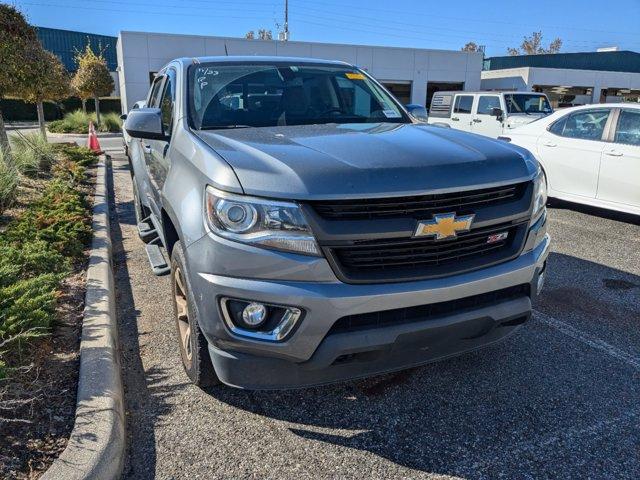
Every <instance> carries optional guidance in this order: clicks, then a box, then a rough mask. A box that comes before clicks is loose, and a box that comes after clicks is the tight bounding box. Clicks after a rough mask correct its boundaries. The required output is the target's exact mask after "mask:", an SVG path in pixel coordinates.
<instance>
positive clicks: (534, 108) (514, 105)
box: [504, 93, 553, 114]
mask: <svg viewBox="0 0 640 480" xmlns="http://www.w3.org/2000/svg"><path fill="white" fill-rule="evenodd" d="M504 100H505V102H506V104H507V113H544V114H549V113H553V109H552V108H551V105H549V100H547V97H545V96H544V95H529V94H526V93H512V94H506V95H505V96H504Z"/></svg>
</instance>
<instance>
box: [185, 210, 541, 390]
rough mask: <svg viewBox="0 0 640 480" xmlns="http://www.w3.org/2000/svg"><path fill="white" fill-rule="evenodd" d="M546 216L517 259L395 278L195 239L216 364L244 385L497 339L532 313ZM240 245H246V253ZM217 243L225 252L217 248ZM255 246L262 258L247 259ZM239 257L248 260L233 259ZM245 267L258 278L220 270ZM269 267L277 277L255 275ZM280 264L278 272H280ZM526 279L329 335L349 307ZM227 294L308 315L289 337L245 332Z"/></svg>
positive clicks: (393, 363) (358, 370)
mask: <svg viewBox="0 0 640 480" xmlns="http://www.w3.org/2000/svg"><path fill="white" fill-rule="evenodd" d="M539 223H540V224H539V225H536V226H534V227H533V228H532V229H531V232H530V234H529V238H528V239H527V243H526V246H525V249H524V253H522V255H520V256H519V257H517V258H515V259H513V260H511V261H508V262H505V263H502V264H498V265H494V266H491V267H488V268H485V269H481V270H476V271H472V272H468V273H464V274H460V275H455V276H451V277H444V278H436V279H429V280H422V281H415V282H406V283H393V284H345V283H342V282H340V281H338V280H337V279H336V278H335V276H334V275H332V273H331V270H330V269H329V267H328V265H326V261H325V260H324V259H314V258H310V257H302V256H297V255H294V256H293V257H295V260H292V258H291V257H292V255H291V254H284V253H278V252H268V251H264V250H260V249H255V248H253V247H246V246H242V247H238V245H237V244H233V243H232V242H226V241H223V240H221V239H219V238H218V237H214V236H207V237H204V238H203V239H201V240H199V241H197V242H195V243H194V244H192V245H190V246H189V247H188V248H187V260H188V264H189V267H190V271H191V272H193V273H192V274H191V275H190V279H191V286H192V289H193V291H194V295H195V298H196V304H197V308H198V318H199V321H200V327H201V330H202V331H203V333H204V335H205V336H206V338H207V340H208V342H209V351H210V354H211V359H212V362H213V365H214V368H215V370H216V373H217V374H218V376H219V378H220V379H221V380H222V381H223V382H224V383H226V384H229V385H232V386H236V387H242V388H250V389H279V388H294V387H302V386H310V385H317V384H323V383H330V382H335V381H340V380H346V379H352V378H358V377H364V376H369V375H374V374H379V373H384V372H388V371H393V370H398V369H403V368H407V367H411V366H415V365H419V364H423V363H426V362H430V361H433V360H437V359H440V358H444V357H447V356H451V355H457V354H460V353H463V352H466V351H470V350H474V349H477V348H480V347H482V346H485V345H488V344H491V343H493V342H496V341H498V340H500V339H502V338H504V337H505V336H507V335H508V334H510V333H512V332H513V331H515V330H516V329H517V328H518V327H519V326H520V325H521V324H522V323H524V322H525V321H526V320H527V319H528V318H529V316H530V313H531V298H535V296H536V294H537V292H536V289H537V285H538V275H539V273H540V272H541V271H542V270H543V268H544V264H545V261H546V258H547V255H548V251H549V237H548V235H547V234H546V225H545V222H544V219H543V220H542V221H541V222H539ZM211 242H217V243H218V245H215V246H213V245H211ZM238 248H242V249H245V251H244V252H243V255H239V252H238V251H237V249H238ZM233 249H236V251H235V252H232V250H233ZM212 251H214V252H217V254H215V256H214V257H212V254H211V252H212ZM234 254H235V255H234ZM252 255H255V256H256V258H255V259H251V258H249V263H247V260H248V259H247V256H249V257H251V256H252ZM234 260H236V261H240V262H242V265H238V266H237V267H233V268H232V267H231V266H230V264H231V263H232V262H233V261H234ZM252 260H253V261H252ZM243 268H244V269H245V270H246V271H247V272H249V271H251V272H252V273H253V275H252V278H251V279H247V278H238V277H236V276H230V275H228V274H220V273H211V272H224V273H227V272H230V271H232V270H233V271H234V273H236V274H240V275H241V274H242V271H243V270H242V269H243ZM267 272H271V277H272V278H255V276H256V275H263V274H264V275H265V277H266V275H267ZM273 272H277V273H276V274H275V276H277V277H279V278H273V276H274V274H273ZM301 278H304V279H305V280H306V281H302V280H300V279H301ZM524 284H529V286H530V287H529V291H530V292H531V293H530V295H531V296H528V295H523V296H520V297H517V298H513V299H509V300H507V301H503V302H499V303H495V304H492V305H489V306H483V307H482V308H478V309H467V310H465V311H461V312H454V313H452V314H449V315H447V316H444V317H439V318H437V319H429V320H425V321H419V322H413V323H409V324H398V325H393V326H387V327H383V328H382V327H381V328H375V329H370V330H365V331H358V332H345V333H332V334H331V335H328V333H329V332H330V329H331V327H332V326H333V325H334V323H335V322H336V321H337V320H338V319H340V318H342V317H345V316H349V315H358V314H364V313H368V312H377V311H384V310H392V309H398V308H405V307H412V306H418V305H425V304H432V303H440V302H448V301H452V300H456V299H460V298H464V297H471V296H474V295H480V294H484V293H488V292H493V291H496V290H501V289H505V288H508V287H512V286H516V285H524ZM222 296H225V297H231V298H239V299H247V300H254V301H259V302H265V303H275V304H281V305H291V306H296V307H299V308H302V309H304V311H305V316H304V318H303V320H302V321H301V322H300V325H299V326H298V328H297V329H296V330H295V332H294V333H293V334H292V335H291V336H290V338H288V339H287V340H286V341H284V342H264V341H259V340H252V339H249V338H244V337H238V336H236V335H234V334H232V333H231V332H229V330H228V329H227V327H226V326H225V325H224V322H223V320H222V315H221V312H220V307H219V301H218V300H219V298H220V297H222Z"/></svg>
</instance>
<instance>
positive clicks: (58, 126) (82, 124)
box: [47, 110, 122, 133]
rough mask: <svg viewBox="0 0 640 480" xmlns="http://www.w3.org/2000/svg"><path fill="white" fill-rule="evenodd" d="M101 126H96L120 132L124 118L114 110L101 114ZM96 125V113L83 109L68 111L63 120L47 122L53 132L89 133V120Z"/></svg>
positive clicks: (100, 130) (106, 130) (103, 129)
mask: <svg viewBox="0 0 640 480" xmlns="http://www.w3.org/2000/svg"><path fill="white" fill-rule="evenodd" d="M100 120H101V124H100V127H97V126H96V129H97V131H99V132H120V131H121V130H122V120H120V115H118V114H117V113H114V112H110V113H104V114H102V115H100ZM90 121H92V122H93V124H94V125H96V114H95V113H84V112H83V111H82V110H76V111H75V112H71V113H67V114H66V115H65V116H64V118H63V119H62V120H54V121H52V122H49V123H48V124H47V128H48V129H49V131H50V132H53V133H88V132H89V122H90Z"/></svg>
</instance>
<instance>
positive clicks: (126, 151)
mask: <svg viewBox="0 0 640 480" xmlns="http://www.w3.org/2000/svg"><path fill="white" fill-rule="evenodd" d="M146 105H147V101H146V100H140V101H138V102H136V103H134V104H133V107H131V110H136V109H138V108H144V107H145V106H146ZM120 119H121V120H122V121H123V122H124V121H125V120H126V119H127V114H126V113H123V114H122V115H120ZM122 144H123V145H124V154H125V155H127V156H128V155H129V145H131V137H130V136H129V134H128V133H127V131H126V130H125V129H124V128H123V129H122Z"/></svg>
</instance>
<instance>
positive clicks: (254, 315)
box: [242, 302, 267, 327]
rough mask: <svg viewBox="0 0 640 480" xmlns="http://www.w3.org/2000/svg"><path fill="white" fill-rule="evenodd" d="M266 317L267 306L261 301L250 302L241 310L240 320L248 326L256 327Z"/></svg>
mask: <svg viewBox="0 0 640 480" xmlns="http://www.w3.org/2000/svg"><path fill="white" fill-rule="evenodd" d="M266 319H267V307H265V306H264V305H262V304H261V303H255V302H253V303H250V304H249V305H247V306H246V307H245V308H244V310H243V311H242V320H244V323H246V324H247V325H249V326H250V327H257V326H259V325H260V324H262V323H263V322H264V321H265V320H266Z"/></svg>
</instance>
